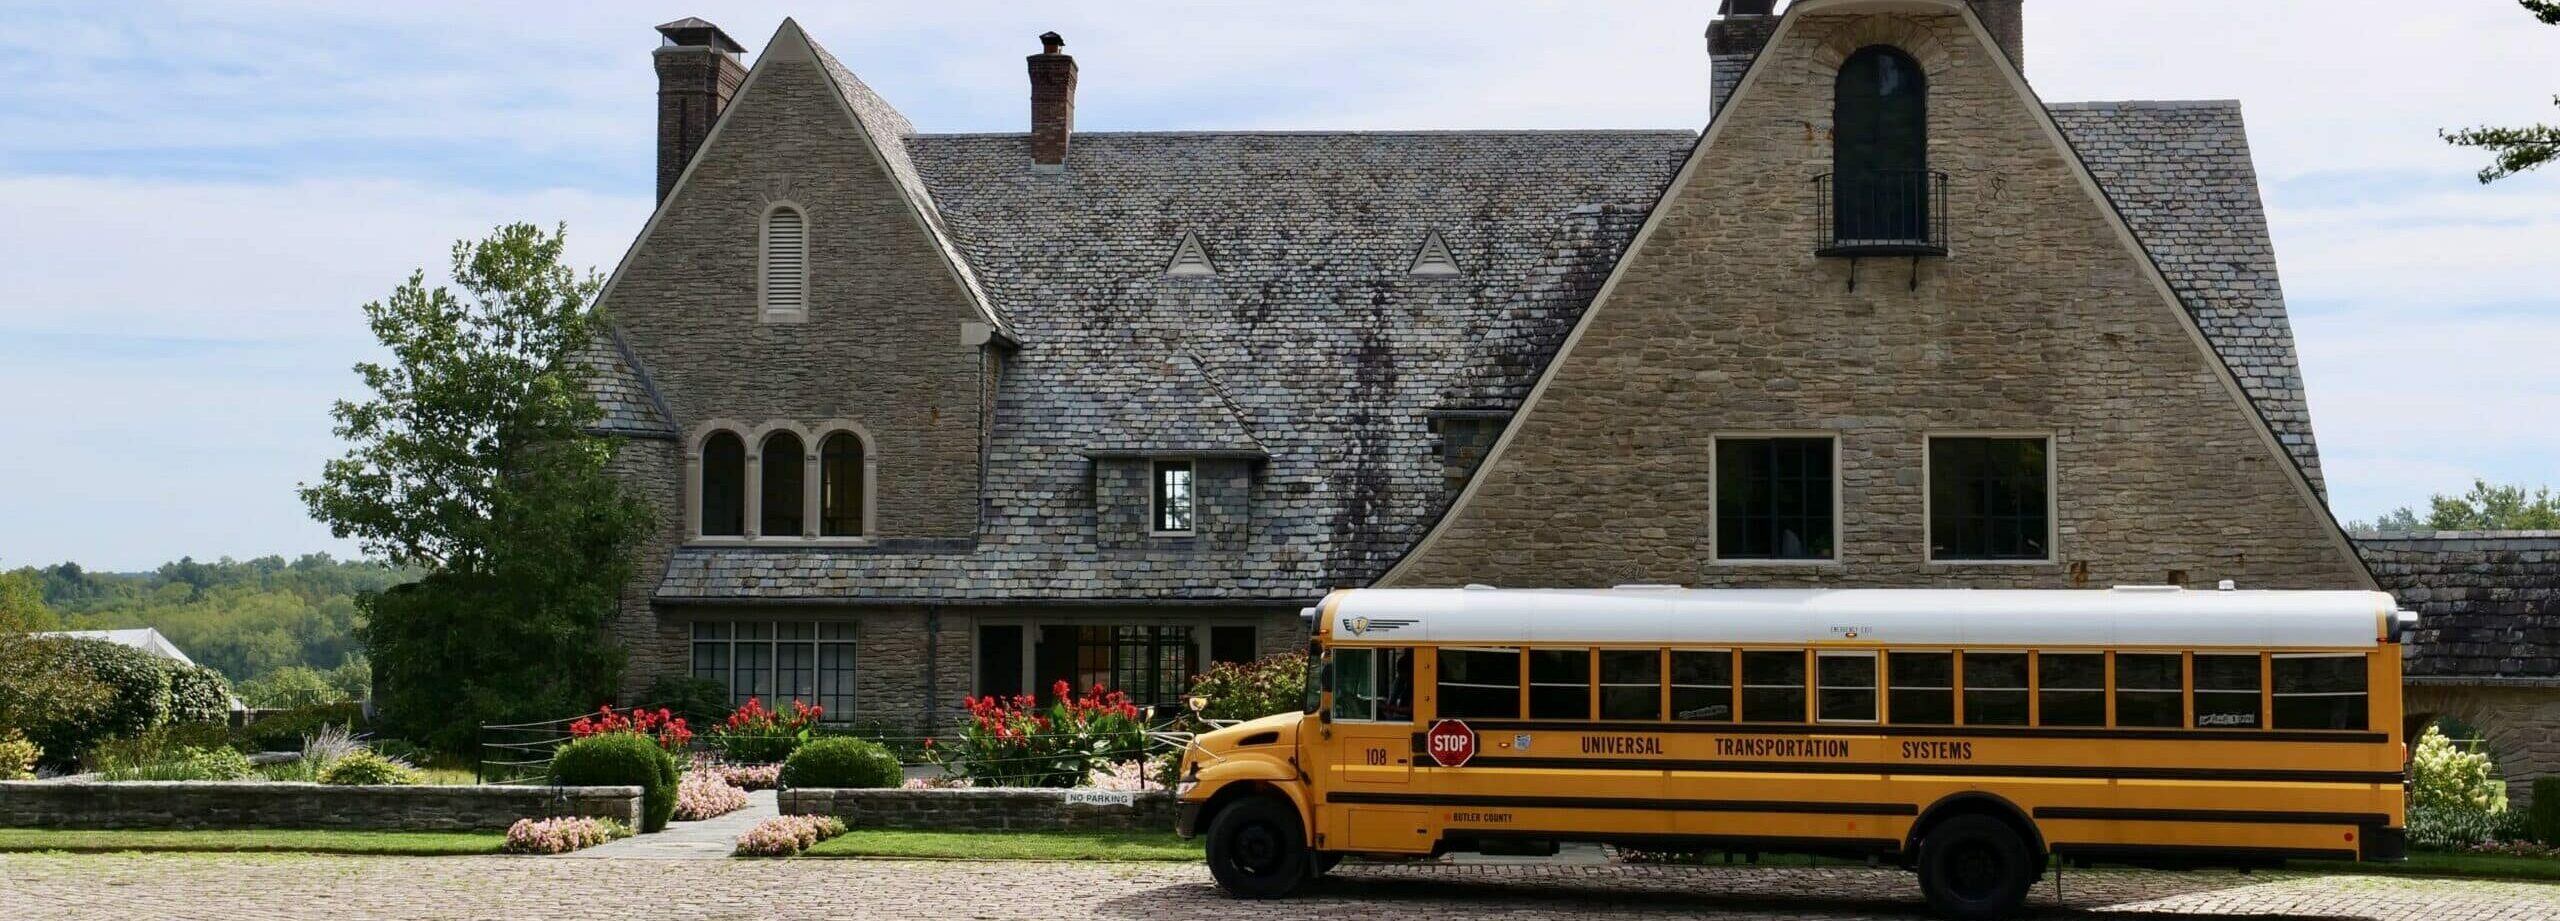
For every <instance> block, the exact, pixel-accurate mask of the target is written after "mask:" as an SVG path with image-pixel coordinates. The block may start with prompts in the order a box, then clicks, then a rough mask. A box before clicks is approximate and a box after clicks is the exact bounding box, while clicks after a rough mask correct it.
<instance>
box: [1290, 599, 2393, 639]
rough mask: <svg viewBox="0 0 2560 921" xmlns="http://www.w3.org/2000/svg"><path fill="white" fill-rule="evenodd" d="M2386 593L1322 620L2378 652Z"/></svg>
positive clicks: (1636, 604) (1471, 603)
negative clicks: (2359, 649) (2352, 649)
mask: <svg viewBox="0 0 2560 921" xmlns="http://www.w3.org/2000/svg"><path fill="white" fill-rule="evenodd" d="M2397 608H2398V605H2397V604H2396V603H2395V602H2394V601H2393V599H2392V597H2391V596H2390V595H2387V594H2384V593H2382V592H2313V591H2245V592H2244V591H2189V590H2184V589H2179V588H2175V587H2166V586H2164V587H2147V586H2146V587H2128V588H2117V589H2112V590H2105V591H2037V590H2011V589H2001V590H1984V589H1683V588H1673V587H1650V586H1622V587H1619V588H1613V589H1491V588H1465V589H1350V590H1346V591H1340V592H1336V593H1334V594H1333V596H1332V597H1330V598H1328V599H1326V601H1325V602H1324V605H1323V606H1322V607H1321V608H1319V610H1321V611H1322V612H1323V613H1324V615H1325V616H1326V617H1327V618H1328V624H1327V626H1329V627H1330V628H1331V633H1332V636H1333V637H1334V638H1335V639H1337V640H1345V641H1351V642H1376V643H1397V642H1421V643H1435V644H1445V643H1480V644H1486V645H1538V644H1548V643H1553V644H1583V643H1590V644H1601V645H1606V644H1613V643H1636V644H1643V643H1664V644H1690V643H1698V644H1707V645H1713V644H1719V643H1736V644H1746V643H1748V644H1758V643H1774V644H1798V643H1801V644H1820V643H1890V644H1895V645H1914V644H1916V645H1923V646H1975V647H1979V646H2010V647H2031V646H2180V647H2199V646H2235V647H2270V646H2273V647H2323V648H2329V647H2355V648H2370V647H2373V646H2376V645H2378V643H2379V641H2380V640H2381V637H2382V634H2383V633H2384V632H2385V631H2386V630H2388V629H2389V625H2390V623H2391V620H2390V619H2391V618H2392V617H2394V616H2395V612H2396V610H2397Z"/></svg>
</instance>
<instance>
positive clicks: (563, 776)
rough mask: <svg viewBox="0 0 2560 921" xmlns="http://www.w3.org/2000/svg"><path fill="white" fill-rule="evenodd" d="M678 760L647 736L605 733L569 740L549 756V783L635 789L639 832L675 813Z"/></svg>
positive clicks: (653, 827) (659, 824) (652, 828)
mask: <svg viewBox="0 0 2560 921" xmlns="http://www.w3.org/2000/svg"><path fill="white" fill-rule="evenodd" d="M676 777H677V768H676V758H675V756H674V755H670V754H668V753H667V750H666V749H663V748H659V747H658V743H656V742H652V741H650V740H649V739H648V737H646V736H642V735H640V734H638V733H631V732H607V733H602V734H599V735H592V736H588V737H586V738H583V739H577V740H574V741H571V742H570V743H569V744H567V745H563V746H560V750H559V751H558V752H555V753H553V754H552V756H551V782H552V783H554V784H557V785H559V786H564V787H626V786H627V787H639V788H640V789H641V793H642V796H641V810H642V816H641V821H640V830H641V831H643V832H653V831H657V830H659V829H662V828H665V827H667V819H668V818H670V817H672V816H674V815H675V811H676Z"/></svg>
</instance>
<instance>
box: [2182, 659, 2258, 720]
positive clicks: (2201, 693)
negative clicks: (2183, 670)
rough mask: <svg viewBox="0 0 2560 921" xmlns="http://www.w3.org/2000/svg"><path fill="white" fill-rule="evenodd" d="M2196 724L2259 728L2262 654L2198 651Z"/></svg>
mask: <svg viewBox="0 0 2560 921" xmlns="http://www.w3.org/2000/svg"><path fill="white" fill-rule="evenodd" d="M2196 727H2197V728H2199V729H2256V728H2258V657H2257V656H2255V655H2236V656H2235V655H2206V654H2204V653H2197V654H2196Z"/></svg>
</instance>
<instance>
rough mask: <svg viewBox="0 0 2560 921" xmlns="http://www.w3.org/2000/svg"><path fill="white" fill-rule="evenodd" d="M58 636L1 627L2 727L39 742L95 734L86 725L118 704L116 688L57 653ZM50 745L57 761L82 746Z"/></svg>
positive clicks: (98, 720) (93, 723)
mask: <svg viewBox="0 0 2560 921" xmlns="http://www.w3.org/2000/svg"><path fill="white" fill-rule="evenodd" d="M60 642H61V641H59V640H52V639H37V638H33V637H29V636H27V635H25V634H19V633H0V727H6V728H9V729H12V730H15V731H17V732H20V733H22V734H24V735H27V736H29V737H31V738H35V739H37V740H38V741H37V744H38V745H44V744H45V742H44V741H43V740H45V739H63V738H71V739H75V740H87V739H90V738H94V737H95V736H94V735H93V734H92V733H90V732H88V731H86V729H87V727H92V726H96V725H99V724H100V723H101V722H102V721H104V720H105V719H106V718H107V712H108V710H109V709H110V708H112V707H113V706H114V705H115V700H116V696H115V689H114V688H112V687H109V686H107V684H106V682H103V681H100V680H98V679H97V678H95V677H93V676H91V675H90V674H89V671H88V669H86V668H84V667H82V666H81V664H80V663H78V662H73V661H69V660H66V659H63V658H61V657H59V656H57V655H55V654H54V650H55V648H56V647H57V645H58V644H59V643H60ZM57 744H58V743H57ZM46 751H47V752H48V753H50V754H51V755H52V757H53V761H54V763H67V762H69V761H70V760H71V758H72V757H73V756H74V755H76V754H78V746H77V744H75V745H74V746H73V747H72V748H68V749H65V748H51V747H48V748H47V749H46Z"/></svg>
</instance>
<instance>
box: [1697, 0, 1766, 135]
mask: <svg viewBox="0 0 2560 921" xmlns="http://www.w3.org/2000/svg"><path fill="white" fill-rule="evenodd" d="M1777 8H1778V0H1724V3H1723V4H1722V5H1721V6H1718V7H1717V8H1716V13H1717V16H1716V19H1715V21H1714V22H1711V23H1708V24H1707V62H1708V74H1709V76H1708V80H1709V85H1708V91H1707V94H1708V108H1707V112H1708V114H1709V115H1714V114H1717V113H1721V112H1723V111H1724V103H1725V100H1727V99H1730V98H1732V97H1733V90H1734V87H1737V86H1740V85H1741V84H1742V74H1743V72H1744V71H1747V70H1750V69H1751V62H1752V60H1753V59H1755V58H1758V57H1759V56H1760V49H1761V48H1762V47H1764V46H1766V45H1768V44H1769V37H1770V36H1772V35H1775V34H1777V32H1778V16H1777V12H1776V11H1777Z"/></svg>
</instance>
